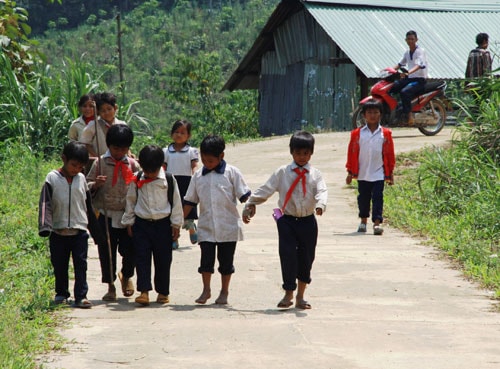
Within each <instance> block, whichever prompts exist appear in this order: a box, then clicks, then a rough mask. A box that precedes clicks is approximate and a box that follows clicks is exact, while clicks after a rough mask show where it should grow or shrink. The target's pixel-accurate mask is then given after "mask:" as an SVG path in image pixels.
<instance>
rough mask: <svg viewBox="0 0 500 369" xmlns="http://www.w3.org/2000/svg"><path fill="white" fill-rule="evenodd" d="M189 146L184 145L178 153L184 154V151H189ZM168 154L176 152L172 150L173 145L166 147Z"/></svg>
mask: <svg viewBox="0 0 500 369" xmlns="http://www.w3.org/2000/svg"><path fill="white" fill-rule="evenodd" d="M189 148H190V146H189V144H185V145H184V147H183V148H182V149H180V150H179V151H180V152H186V151H189ZM168 152H177V150H175V148H174V144H170V145H168Z"/></svg>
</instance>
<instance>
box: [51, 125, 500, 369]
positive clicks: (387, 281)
mask: <svg viewBox="0 0 500 369" xmlns="http://www.w3.org/2000/svg"><path fill="white" fill-rule="evenodd" d="M451 135H452V133H451V130H450V129H448V128H447V129H445V131H443V132H442V133H440V134H438V135H437V136H435V137H425V136H423V135H422V134H420V133H419V132H418V131H417V130H409V129H397V130H395V145H396V149H397V151H398V152H402V151H409V150H415V149H418V148H420V147H423V146H425V145H442V144H444V143H446V142H447V141H449V140H450V138H451ZM288 140H289V137H278V138H273V139H268V140H265V141H262V142H256V143H248V144H238V145H234V146H233V145H229V146H228V148H227V151H226V159H227V161H228V162H229V163H231V164H233V165H236V166H237V167H239V168H240V169H241V171H242V172H243V174H244V176H245V178H246V180H247V182H248V184H249V185H250V187H251V188H252V189H255V188H256V187H257V186H258V185H260V184H262V183H263V182H264V181H265V180H266V179H267V178H268V176H269V175H270V174H271V172H272V171H273V170H274V169H275V168H277V167H278V166H279V165H281V164H284V163H288V162H289V161H290V160H291V156H290V154H289V150H288ZM316 141H317V144H316V150H315V153H314V155H313V157H312V161H311V162H312V164H313V165H315V166H317V167H318V168H319V169H320V170H321V171H322V172H323V174H324V176H325V178H326V180H327V183H328V185H329V206H328V208H327V212H326V213H325V214H324V216H323V217H319V218H318V222H319V227H320V233H319V242H318V247H317V254H316V261H315V263H314V267H313V273H312V278H313V282H312V284H311V285H310V287H309V288H308V290H307V291H306V292H307V293H306V297H307V299H308V300H309V302H310V303H311V304H312V306H313V309H312V310H308V311H300V310H296V309H294V308H292V309H290V310H286V311H280V310H278V309H277V308H276V304H277V302H278V301H279V300H280V298H281V297H282V294H283V292H282V290H281V288H280V286H281V277H280V270H279V259H278V253H277V231H276V228H275V224H274V221H273V220H272V218H271V209H272V208H273V207H275V203H276V198H275V197H273V198H272V199H270V200H269V201H268V202H267V203H266V204H263V205H261V206H259V207H257V215H256V217H255V218H253V219H252V222H251V223H250V224H249V225H246V226H245V237H246V239H245V241H242V242H240V243H239V244H238V247H237V252H236V258H235V266H236V273H235V274H234V277H233V280H232V282H231V289H230V295H229V302H230V305H228V306H225V307H221V306H217V305H214V304H213V301H214V299H215V297H216V296H217V291H218V289H219V286H220V281H219V276H218V275H215V277H214V280H213V284H212V291H214V295H215V296H213V298H212V299H211V300H210V301H209V303H208V304H207V305H205V306H199V305H196V304H195V303H194V300H195V298H196V297H198V295H199V294H200V292H201V278H200V276H199V275H198V274H197V272H196V270H197V266H198V261H199V256H200V252H199V249H198V248H197V247H196V246H191V245H189V238H188V235H187V232H185V231H183V233H182V241H181V247H180V249H179V250H177V251H175V252H174V262H173V266H172V285H171V291H172V293H171V296H170V297H171V303H170V304H168V305H165V306H160V305H157V304H155V303H152V304H151V306H149V307H145V308H141V307H138V306H136V305H135V304H134V302H133V299H132V298H130V299H127V298H124V297H121V296H120V298H119V300H118V301H117V302H116V303H107V304H106V303H103V302H102V301H100V298H101V296H102V295H103V294H104V293H105V286H104V285H103V284H101V283H100V273H99V267H98V259H97V252H96V249H95V247H91V251H90V255H91V257H90V261H89V275H88V280H89V284H90V294H89V298H90V299H91V300H92V301H93V302H94V304H95V306H94V308H92V309H91V310H72V309H71V310H70V309H68V315H67V316H68V320H67V324H66V325H65V327H63V328H62V329H61V333H62V334H63V335H64V336H65V337H67V339H68V340H69V342H68V344H67V345H66V347H65V349H66V352H58V353H53V354H51V355H48V356H46V357H44V358H42V362H43V363H44V367H45V368H68V369H69V368H71V369H88V368H98V369H111V368H126V369H135V368H141V369H144V368H146V369H149V368H205V369H211V368H214V369H215V368H218V369H220V368H228V369H229V368H231V369H233V368H239V369H247V368H248V369H250V368H273V369H278V368H288V369H290V368H291V369H295V368H297V369H299V368H301V369H302V368H321V369H323V368H330V369H419V368H422V369H448V368H449V369H493V368H495V369H498V368H500V314H499V313H498V312H495V311H494V308H495V303H494V301H492V300H491V299H490V297H491V294H490V293H489V292H488V291H484V290H481V289H479V288H478V287H477V286H476V285H474V284H471V283H470V282H468V281H466V280H465V279H464V278H463V277H462V274H461V272H460V271H459V270H456V269H455V268H454V267H453V266H452V264H450V263H449V262H447V261H446V260H443V258H441V257H440V256H439V253H438V252H437V251H435V250H434V249H433V248H431V247H429V246H423V245H421V244H420V242H419V240H417V239H414V238H411V237H409V236H407V235H405V234H403V233H401V232H399V231H397V230H395V229H393V228H391V227H390V226H386V228H385V233H384V235H383V236H382V237H379V236H373V235H372V234H371V233H367V234H358V233H356V232H355V230H356V227H357V224H358V219H357V209H356V206H355V194H354V191H353V190H352V189H349V188H347V187H346V186H345V185H344V179H345V170H344V163H345V154H346V147H347V141H348V133H328V134H320V135H316ZM396 185H397V184H396ZM390 190H391V189H390V188H389V189H388V190H387V191H390ZM117 289H118V290H120V289H119V285H118V283H117ZM150 297H151V298H155V297H156V294H151V295H150Z"/></svg>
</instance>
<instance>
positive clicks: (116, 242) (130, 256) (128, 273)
mask: <svg viewBox="0 0 500 369" xmlns="http://www.w3.org/2000/svg"><path fill="white" fill-rule="evenodd" d="M105 219H106V217H105V216H104V215H102V214H100V215H99V224H100V226H101V229H102V230H105V229H106V221H105ZM108 227H109V240H110V244H111V260H112V261H111V263H112V264H111V265H112V268H113V269H112V271H111V268H110V250H109V246H108V244H107V243H105V244H100V245H97V250H98V251H99V262H100V263H101V276H102V277H101V281H102V283H113V282H114V281H115V280H116V262H117V261H116V259H117V251H118V252H119V253H120V255H121V257H122V267H121V272H122V274H123V277H125V278H130V277H132V276H133V275H134V269H135V250H134V245H133V243H132V238H131V237H130V236H129V235H128V233H127V229H126V228H113V227H111V218H108ZM110 273H111V275H110Z"/></svg>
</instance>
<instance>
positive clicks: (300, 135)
mask: <svg viewBox="0 0 500 369" xmlns="http://www.w3.org/2000/svg"><path fill="white" fill-rule="evenodd" d="M300 149H308V150H311V153H314V136H313V135H312V134H310V133H309V132H307V131H297V132H295V133H294V134H293V135H292V137H291V138H290V154H292V153H293V151H294V150H300Z"/></svg>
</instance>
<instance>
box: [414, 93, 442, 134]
mask: <svg viewBox="0 0 500 369" xmlns="http://www.w3.org/2000/svg"><path fill="white" fill-rule="evenodd" d="M416 114H421V115H422V116H423V117H424V118H423V119H426V117H429V118H430V119H432V120H433V124H425V123H424V124H422V125H420V126H419V127H418V130H419V131H420V132H422V133H423V134H424V135H426V136H434V135H436V134H438V133H439V132H440V131H441V130H442V129H443V127H444V124H445V123H446V107H445V105H444V104H443V102H442V101H441V100H439V99H432V100H431V101H429V102H428V103H427V105H425V106H424V108H423V109H422V110H421V111H420V112H419V113H416ZM415 123H417V124H418V119H417V118H416V119H415Z"/></svg>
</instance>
